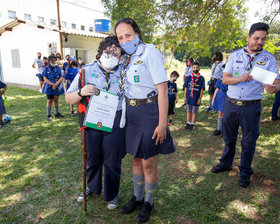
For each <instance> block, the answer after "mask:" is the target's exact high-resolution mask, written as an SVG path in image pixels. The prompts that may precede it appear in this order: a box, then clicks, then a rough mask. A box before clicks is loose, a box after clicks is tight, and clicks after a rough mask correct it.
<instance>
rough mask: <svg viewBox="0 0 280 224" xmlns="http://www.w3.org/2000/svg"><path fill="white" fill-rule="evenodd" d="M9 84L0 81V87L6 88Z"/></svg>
mask: <svg viewBox="0 0 280 224" xmlns="http://www.w3.org/2000/svg"><path fill="white" fill-rule="evenodd" d="M6 86H7V85H6V84H5V83H4V82H1V81H0V89H3V88H5V87H6Z"/></svg>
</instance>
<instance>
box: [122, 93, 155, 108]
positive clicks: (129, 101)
mask: <svg viewBox="0 0 280 224" xmlns="http://www.w3.org/2000/svg"><path fill="white" fill-rule="evenodd" d="M157 99H158V95H155V96H152V97H150V98H146V99H128V98H125V101H126V102H127V104H128V105H129V106H132V107H136V106H140V105H143V104H148V103H152V102H155V101H157Z"/></svg>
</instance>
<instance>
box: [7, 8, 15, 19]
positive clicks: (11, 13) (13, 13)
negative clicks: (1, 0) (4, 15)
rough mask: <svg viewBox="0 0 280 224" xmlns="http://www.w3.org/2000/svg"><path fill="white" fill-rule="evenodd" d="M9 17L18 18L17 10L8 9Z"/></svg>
mask: <svg viewBox="0 0 280 224" xmlns="http://www.w3.org/2000/svg"><path fill="white" fill-rule="evenodd" d="M8 17H9V19H15V18H17V16H16V12H15V11H11V10H8Z"/></svg>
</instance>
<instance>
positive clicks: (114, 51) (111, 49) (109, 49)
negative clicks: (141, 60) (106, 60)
mask: <svg viewBox="0 0 280 224" xmlns="http://www.w3.org/2000/svg"><path fill="white" fill-rule="evenodd" d="M104 53H106V54H110V55H112V56H114V57H116V58H119V57H120V56H121V53H120V49H119V48H118V47H115V46H112V47H107V49H106V50H105V51H104Z"/></svg>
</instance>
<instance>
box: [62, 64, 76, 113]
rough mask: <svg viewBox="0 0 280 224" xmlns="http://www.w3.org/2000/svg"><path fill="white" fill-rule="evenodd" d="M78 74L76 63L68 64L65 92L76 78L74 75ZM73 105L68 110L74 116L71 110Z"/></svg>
mask: <svg viewBox="0 0 280 224" xmlns="http://www.w3.org/2000/svg"><path fill="white" fill-rule="evenodd" d="M78 72H79V68H78V63H77V61H75V60H73V61H71V62H70V64H69V67H68V68H66V73H65V80H66V90H68V89H69V87H70V85H71V83H72V82H73V80H74V78H75V77H76V75H77V74H78ZM73 106H74V105H73V104H70V110H71V114H72V115H73V114H74V108H73Z"/></svg>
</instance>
